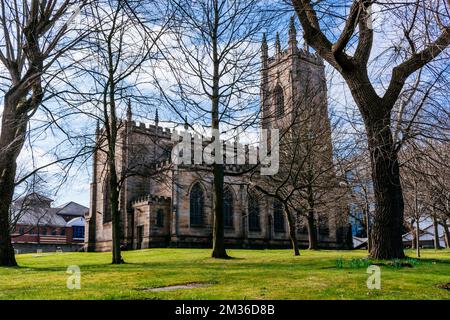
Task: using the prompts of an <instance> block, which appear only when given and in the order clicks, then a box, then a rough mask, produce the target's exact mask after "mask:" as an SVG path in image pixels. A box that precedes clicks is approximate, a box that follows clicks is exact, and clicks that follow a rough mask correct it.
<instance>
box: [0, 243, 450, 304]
mask: <svg viewBox="0 0 450 320" xmlns="http://www.w3.org/2000/svg"><path fill="white" fill-rule="evenodd" d="M209 254H210V250H207V249H147V250H140V251H128V252H124V254H123V255H124V258H125V260H126V261H127V264H124V265H111V264H109V262H110V253H51V254H50V253H49V254H42V255H35V254H24V255H18V256H17V260H18V263H19V265H20V267H17V268H4V267H0V299H450V291H449V290H445V289H441V288H439V287H438V286H439V285H441V284H444V283H448V282H450V250H440V251H435V250H424V251H423V255H422V258H421V259H419V260H415V259H408V260H405V261H406V262H408V263H409V264H410V265H409V266H403V267H401V266H399V265H398V263H397V264H396V263H394V264H393V265H389V261H385V262H384V263H385V264H386V265H382V266H381V289H380V290H376V289H373V290H369V289H368V288H367V286H366V280H367V278H368V276H369V274H367V273H366V267H367V265H368V263H369V262H368V261H366V260H364V258H365V257H366V255H367V254H366V252H365V251H325V250H321V251H314V252H313V251H307V250H304V251H302V252H301V256H300V257H294V256H292V255H291V252H290V251H289V250H229V254H230V255H231V256H232V257H233V259H230V260H215V259H211V258H209ZM407 254H408V255H409V256H413V252H407ZM69 265H78V266H79V267H80V269H81V289H79V290H77V289H73V290H70V289H67V286H66V281H67V278H68V277H69V274H67V273H66V270H67V267H68V266H69ZM187 283H201V284H204V286H202V287H190V288H182V289H177V290H171V291H158V292H155V291H152V290H151V289H152V288H156V287H164V286H170V285H182V284H187Z"/></svg>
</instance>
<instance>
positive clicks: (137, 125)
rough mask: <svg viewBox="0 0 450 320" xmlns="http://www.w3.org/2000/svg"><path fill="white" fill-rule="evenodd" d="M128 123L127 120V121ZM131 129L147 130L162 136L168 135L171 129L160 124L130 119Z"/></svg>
mask: <svg viewBox="0 0 450 320" xmlns="http://www.w3.org/2000/svg"><path fill="white" fill-rule="evenodd" d="M127 123H128V121H127ZM129 123H130V124H131V128H132V129H140V130H145V131H148V133H149V134H159V135H162V136H167V137H170V136H171V134H172V130H171V129H170V128H164V127H161V126H155V125H154V124H150V123H144V122H137V121H134V120H133V121H130V122H129Z"/></svg>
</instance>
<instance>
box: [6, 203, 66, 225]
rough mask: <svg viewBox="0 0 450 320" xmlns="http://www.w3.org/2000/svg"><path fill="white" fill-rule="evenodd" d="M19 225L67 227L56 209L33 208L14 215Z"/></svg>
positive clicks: (18, 211) (19, 211)
mask: <svg viewBox="0 0 450 320" xmlns="http://www.w3.org/2000/svg"><path fill="white" fill-rule="evenodd" d="M13 217H14V218H15V219H17V224H23V225H30V226H38V225H40V226H44V225H45V226H54V227H65V226H66V221H65V220H64V218H63V217H61V216H59V215H58V214H57V209H55V208H43V207H33V208H28V209H25V210H23V211H22V210H17V211H16V212H14V213H13Z"/></svg>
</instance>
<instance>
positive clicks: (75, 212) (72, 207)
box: [55, 201, 88, 217]
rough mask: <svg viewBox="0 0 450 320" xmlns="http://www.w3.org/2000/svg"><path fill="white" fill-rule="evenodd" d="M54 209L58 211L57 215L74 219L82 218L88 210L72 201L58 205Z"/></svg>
mask: <svg viewBox="0 0 450 320" xmlns="http://www.w3.org/2000/svg"><path fill="white" fill-rule="evenodd" d="M55 209H57V210H58V214H60V215H67V216H76V217H81V216H84V214H85V213H86V211H88V208H86V207H85V206H82V205H81V204H79V203H76V202H73V201H70V202H68V203H65V204H63V205H60V206H59V207H56V208H55Z"/></svg>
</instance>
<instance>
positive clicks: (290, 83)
mask: <svg viewBox="0 0 450 320" xmlns="http://www.w3.org/2000/svg"><path fill="white" fill-rule="evenodd" d="M288 39H289V40H288V48H287V49H285V50H282V49H281V45H280V40H279V37H278V35H277V39H276V45H275V53H274V55H273V56H271V57H269V53H268V46H267V43H266V39H265V36H264V37H263V41H262V46H261V59H262V68H261V112H260V123H261V127H262V128H265V129H270V128H280V129H283V128H286V127H295V126H292V124H291V118H292V116H293V115H298V114H300V116H302V114H303V113H308V110H314V112H315V113H316V114H317V115H318V116H317V117H316V118H315V121H314V126H316V127H322V128H328V129H327V130H328V131H327V132H328V136H327V137H326V139H325V141H324V142H323V144H324V146H325V148H324V150H323V152H322V153H323V154H324V158H325V161H326V162H328V163H329V164H331V163H332V151H331V149H332V148H331V133H330V131H329V126H330V125H329V119H328V112H327V93H326V92H327V91H326V80H325V71H324V63H323V60H322V59H321V58H320V57H319V56H318V55H316V54H315V53H310V52H309V50H308V48H307V47H305V48H303V49H299V48H298V47H297V40H296V30H295V27H294V23H293V21H291V25H290V28H289V37H288ZM314 90H316V92H317V93H316V94H314V95H313V98H312V99H305V96H306V95H307V94H308V93H310V92H312V91H314ZM294 130H295V129H294ZM100 131H101V130H100ZM119 133H120V135H119V136H120V139H119V141H118V144H117V149H116V157H117V162H118V163H117V167H118V168H119V171H122V175H123V176H124V177H126V178H125V179H124V181H123V184H122V187H121V191H120V201H119V202H120V205H119V208H120V214H121V229H122V245H123V248H124V249H141V248H150V247H208V246H211V243H212V225H213V221H212V219H213V218H212V206H213V198H212V190H213V180H212V173H211V171H210V170H201V169H202V168H200V167H201V165H179V166H173V165H172V163H171V161H170V154H171V149H172V146H173V142H172V141H171V130H170V129H167V128H162V127H160V126H159V125H158V118H157V117H156V118H155V124H152V125H146V124H143V123H136V122H135V121H133V120H132V114H131V108H129V110H128V113H127V119H126V120H123V121H122V122H121V127H120V129H119ZM100 136H101V134H98V135H97V139H99V137H100ZM150 164H151V165H150ZM155 164H156V165H155ZM147 166H148V167H149V168H150V167H152V168H153V169H152V170H153V171H152V172H153V173H152V174H150V175H145V174H134V173H136V172H140V173H142V172H145V171H146V169H147ZM149 170H150V169H149ZM155 170H156V172H157V174H155V173H154V172H155ZM237 170H238V169H237V168H236V166H233V165H226V166H225V188H224V214H225V217H224V218H225V240H226V244H227V246H228V247H234V248H289V247H290V241H289V232H288V231H289V230H288V226H287V221H286V218H285V216H284V213H283V210H282V206H281V205H280V203H278V202H277V201H275V200H274V199H273V198H272V197H268V196H262V195H261V194H258V193H257V192H255V190H252V189H251V188H250V187H248V183H246V182H247V181H248V176H246V175H235V176H233V175H227V172H236V171H237ZM125 171H126V173H125ZM107 177H108V172H107V169H106V159H105V156H104V154H102V153H101V152H100V151H97V152H96V153H95V154H94V157H93V181H92V183H91V195H90V212H89V214H88V216H87V219H86V224H87V226H86V235H85V242H86V244H85V246H86V250H89V251H107V250H111V246H112V241H111V238H112V229H111V214H110V213H109V204H108V203H109V202H108V197H109V191H108V184H107V180H108V179H107ZM344 211H345V210H344ZM344 215H345V214H344ZM339 221H340V220H339V219H336V216H335V214H331V215H330V217H329V218H327V219H325V220H324V219H322V221H321V222H320V223H318V238H319V239H318V241H319V246H320V247H328V248H339V247H341V246H342V244H343V242H344V239H343V238H345V237H344V236H342V232H341V231H342V230H344V229H345V228H344V227H342V226H341V224H342V225H344V226H346V222H345V219H344V223H341V222H339ZM297 238H298V240H299V243H300V246H304V245H307V243H308V241H307V240H308V237H307V232H306V228H305V226H304V225H302V224H301V223H298V226H297Z"/></svg>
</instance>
